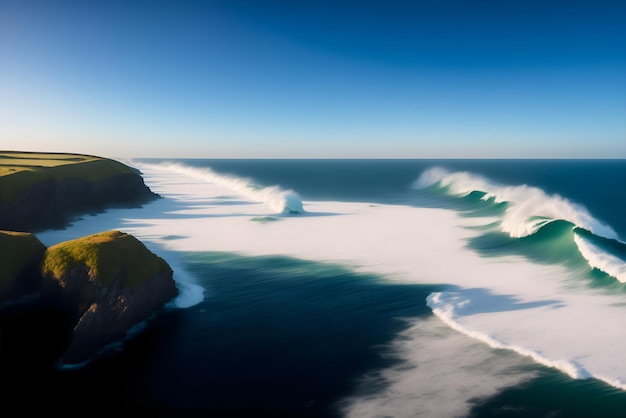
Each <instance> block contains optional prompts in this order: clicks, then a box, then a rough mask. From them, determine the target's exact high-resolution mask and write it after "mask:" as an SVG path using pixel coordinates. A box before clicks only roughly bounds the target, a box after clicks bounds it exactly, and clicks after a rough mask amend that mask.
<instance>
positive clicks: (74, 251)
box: [42, 231, 178, 364]
mask: <svg viewBox="0 0 626 418" xmlns="http://www.w3.org/2000/svg"><path fill="white" fill-rule="evenodd" d="M42 275H43V289H44V295H46V296H47V297H50V298H51V300H55V301H57V303H59V304H60V305H61V306H62V308H63V309H64V310H65V311H66V312H68V314H69V315H70V316H71V317H72V321H75V324H76V325H75V327H74V329H73V333H72V336H71V341H70V343H69V345H68V346H67V348H66V349H65V352H64V354H63V362H64V363H66V364H77V363H82V362H84V361H86V360H89V359H90V358H91V357H92V356H93V355H94V354H95V353H97V352H98V351H99V350H100V349H102V348H104V347H105V346H106V345H107V344H109V343H111V342H113V341H116V340H119V339H121V338H123V337H124V336H125V335H126V333H127V332H128V331H129V329H131V328H132V327H133V326H135V325H137V324H139V323H141V322H143V321H145V320H147V319H148V318H149V317H150V316H151V315H152V314H153V313H155V312H156V311H158V310H159V309H161V308H163V307H164V305H165V304H166V303H167V302H168V301H170V300H172V299H173V298H174V297H175V296H176V295H177V294H178V290H177V288H176V285H175V282H174V280H173V274H172V269H171V268H170V266H169V265H168V264H167V262H165V260H163V259H162V258H160V257H159V256H157V255H156V254H154V253H153V252H151V251H150V250H149V249H148V248H147V247H146V246H145V245H144V244H143V243H142V242H141V241H139V240H137V239H136V238H135V237H133V236H132V235H129V234H126V233H123V232H120V231H108V232H102V233H98V234H93V235H89V236H85V237H81V238H78V239H75V240H71V241H66V242H62V243H59V244H56V245H54V246H51V247H50V248H49V249H48V250H47V251H46V252H45V255H44V258H43V262H42Z"/></svg>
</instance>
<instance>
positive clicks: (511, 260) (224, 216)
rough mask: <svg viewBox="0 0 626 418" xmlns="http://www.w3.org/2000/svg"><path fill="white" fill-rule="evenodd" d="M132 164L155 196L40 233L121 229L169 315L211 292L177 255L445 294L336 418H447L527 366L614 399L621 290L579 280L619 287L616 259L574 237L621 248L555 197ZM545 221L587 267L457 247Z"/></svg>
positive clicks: (490, 185)
mask: <svg viewBox="0 0 626 418" xmlns="http://www.w3.org/2000/svg"><path fill="white" fill-rule="evenodd" d="M130 165H132V166H134V167H136V168H138V169H139V170H141V172H142V174H143V176H144V179H145V181H146V184H147V185H148V186H149V187H150V188H151V189H152V190H153V191H154V192H156V193H158V194H160V195H161V196H163V197H164V198H163V199H160V200H159V201H156V202H154V203H151V204H149V205H147V206H146V207H144V208H139V209H115V210H110V211H108V212H107V213H105V214H100V215H98V216H95V217H89V218H85V219H83V220H80V221H77V222H75V223H74V224H73V225H72V226H71V227H69V228H67V229H65V230H60V231H46V232H43V233H41V234H38V236H39V238H40V239H41V240H42V242H44V244H46V245H51V244H54V243H56V242H59V241H63V240H66V239H70V238H73V237H76V236H81V235H85V234H87V233H95V232H99V231H102V230H106V229H120V230H123V231H125V232H128V233H131V234H133V235H135V236H137V237H138V238H140V239H142V240H143V241H144V242H146V243H147V244H148V246H149V247H150V248H151V249H152V250H153V251H155V252H156V253H158V254H160V255H162V256H163V257H164V258H166V260H167V261H168V262H169V263H170V264H171V265H172V266H173V269H174V276H175V279H176V281H177V284H178V286H179V289H180V290H181V294H180V296H179V297H178V299H177V300H176V301H175V302H174V304H175V306H177V307H178V308H181V309H184V308H188V307H190V306H194V304H196V303H198V302H199V301H201V300H203V299H204V298H207V297H210V292H211V289H206V288H203V287H202V286H199V285H198V284H197V283H196V282H195V279H194V277H193V275H191V274H189V273H188V272H186V271H185V269H184V267H183V265H182V263H181V262H180V261H179V254H181V253H184V252H200V251H211V252H228V253H235V254H242V255H246V256H268V255H282V256H289V257H295V258H299V259H303V260H311V261H317V262H323V263H335V264H339V265H342V266H346V267H349V268H350V269H352V270H353V271H356V272H363V273H372V274H377V275H380V276H382V277H384V278H385V280H388V281H390V282H397V283H419V284H442V285H445V289H444V290H443V291H440V292H433V293H431V294H430V296H428V298H427V299H426V300H416V301H415V303H416V304H424V303H426V304H427V305H428V306H429V307H430V309H431V310H432V312H433V313H434V315H435V316H433V317H432V318H431V319H428V320H423V319H420V320H415V321H412V322H410V324H409V326H408V328H407V330H406V331H405V332H404V333H403V334H402V335H401V336H398V339H397V340H396V341H395V342H394V344H393V345H392V347H388V349H389V350H392V351H393V352H394V353H396V354H397V355H398V356H399V357H400V358H402V359H403V362H404V363H403V365H402V366H401V367H397V368H394V369H386V370H379V371H377V372H376V374H377V377H376V378H377V379H379V380H382V381H384V382H385V387H386V389H384V390H381V391H379V392H376V393H375V394H372V393H367V394H365V393H354V394H353V396H351V397H348V398H346V399H345V400H344V402H343V411H344V413H345V415H346V416H372V417H373V416H382V415H384V414H389V415H393V416H407V415H411V416H413V415H415V416H432V413H433V411H432V410H429V409H428V408H427V407H426V406H424V405H426V403H425V400H427V399H428V400H430V401H431V402H434V403H436V404H437V405H438V407H439V408H441V407H442V405H444V404H445V405H446V406H445V408H444V409H443V412H444V413H445V414H444V416H455V415H458V414H462V413H465V412H467V410H468V408H469V406H468V405H469V402H470V400H471V399H473V398H476V397H485V396H489V395H492V394H494V393H497V392H498V391H499V390H501V389H502V388H505V387H510V386H512V385H515V384H518V383H520V382H523V381H527V380H529V379H531V378H532V377H533V376H534V375H535V371H534V370H533V368H532V367H529V364H540V365H542V366H547V367H550V368H553V369H556V370H559V371H561V372H563V373H564V374H566V375H567V376H569V377H571V378H572V379H598V380H600V381H602V382H605V383H606V384H608V385H611V386H613V387H615V388H618V389H621V390H626V350H625V349H624V342H625V341H626V330H625V329H624V327H623V325H622V324H621V318H622V317H623V316H624V315H625V314H626V311H625V308H624V305H625V302H626V294H624V293H623V292H615V291H611V290H610V289H607V288H606V287H602V286H598V287H594V286H590V280H591V279H590V278H589V277H590V271H591V270H593V269H597V270H600V271H602V272H603V273H606V274H607V275H609V276H610V277H611V278H612V279H614V280H615V281H616V282H617V283H619V282H624V281H626V273H625V271H626V268H625V262H624V260H623V259H622V258H620V257H619V256H616V255H614V254H608V253H607V252H606V251H604V250H603V248H602V247H601V246H598V245H596V244H594V243H593V242H592V241H593V239H592V240H590V239H589V237H585V236H583V235H580V234H576V232H575V230H576V228H580V229H583V230H584V231H588V232H589V233H590V234H591V235H592V238H593V237H600V238H602V239H608V240H611V241H615V242H616V243H621V239H620V237H619V236H618V234H617V233H616V232H615V230H614V229H613V228H612V227H611V226H609V225H607V224H605V223H603V222H601V221H599V220H598V219H596V218H595V217H594V216H593V215H592V214H591V213H590V212H589V211H588V210H587V209H586V208H584V207H583V206H581V205H577V204H575V203H572V202H571V201H569V200H568V199H566V198H564V197H561V196H558V195H551V194H548V193H546V192H544V191H543V190H541V189H539V188H534V187H530V186H527V185H499V184H496V183H495V182H494V181H492V180H490V179H487V178H484V177H481V176H477V175H474V174H472V173H467V172H452V171H447V170H445V169H440V168H433V169H430V170H427V171H425V172H423V173H422V174H421V175H420V176H416V179H415V182H414V184H413V188H414V189H416V190H422V191H423V190H426V189H429V188H438V189H440V190H441V191H443V192H444V194H447V195H448V196H450V197H455V196H456V197H466V196H469V195H471V193H473V192H477V191H478V192H480V193H481V200H482V201H484V202H485V204H490V205H492V208H493V209H494V210H493V211H492V212H489V213H488V214H486V215H483V216H463V214H462V213H461V212H459V211H457V210H452V209H450V208H445V207H421V206H419V205H416V204H415V205H411V204H385V203H380V202H375V201H339V200H305V201H303V200H302V199H301V197H300V195H299V194H298V193H297V191H294V190H291V189H285V188H282V187H281V186H280V185H266V186H263V185H259V184H256V183H254V182H253V181H252V180H251V179H249V178H246V177H240V176H236V175H231V174H225V173H218V172H216V171H215V170H213V169H211V168H208V167H205V168H199V167H189V166H185V165H182V164H171V163H168V164H149V163H144V162H138V161H131V162H130ZM502 205H504V206H502ZM554 221H564V222H567V223H568V225H571V229H572V231H573V232H572V233H573V234H574V238H573V245H574V246H575V247H576V248H578V249H579V251H580V256H581V257H582V258H584V260H586V263H585V264H583V265H577V266H576V267H572V266H571V265H567V264H564V263H544V262H537V261H534V260H533V259H529V258H528V257H524V256H522V255H520V254H501V255H499V256H498V257H490V256H486V255H485V254H481V253H480V252H478V251H475V250H474V249H472V247H471V245H469V243H470V242H472V240H473V239H475V238H477V237H479V236H481V234H484V233H485V231H496V232H502V233H504V234H506V235H507V236H508V237H510V238H511V239H512V240H520V239H524V238H527V237H529V236H532V235H533V234H536V233H537V232H538V231H539V230H540V229H541V228H543V227H545V226H546V225H547V224H550V223H553V222H554ZM599 324H600V326H599ZM429 336H430V337H429ZM429 338H430V339H429ZM428 341H430V343H428ZM429 344H430V345H429ZM423 345H426V346H427V347H426V348H424V347H423ZM501 351H504V352H506V353H508V354H506V355H502V354H498V353H499V352H501ZM429 353H430V354H429ZM416 356H417V357H419V359H420V362H422V363H420V364H421V366H420V367H417V366H416ZM452 359H454V360H452ZM426 365H428V367H427V366H426ZM418 369H419V370H418ZM478 375H480V376H481V379H479V380H480V381H481V383H480V384H476V378H477V376H478ZM370 378H371V376H370ZM366 381H367V379H366V378H364V382H366ZM420 382H421V383H424V382H428V385H430V387H431V388H433V391H432V393H430V392H429V393H421V395H420V394H418V393H416V392H419V391H416V390H415V388H416V387H421V386H420ZM433 399H434V401H433ZM398 405H402V407H401V409H400V410H398V409H397V408H400V407H399V406H398ZM420 405H421V406H420ZM419 408H422V410H421V411H422V412H420V413H418V412H416V411H418V410H420V409H419ZM440 412H441V410H440Z"/></svg>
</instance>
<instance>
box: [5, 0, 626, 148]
mask: <svg viewBox="0 0 626 418" xmlns="http://www.w3.org/2000/svg"><path fill="white" fill-rule="evenodd" d="M623 22H626V3H625V2H623V1H614V2H613V1H610V2H609V1H602V0H599V1H587V2H577V1H567V2H565V1H563V2H562V1H523V2H522V1H506V0H499V1H489V2H487V1H453V0H438V1H427V2H422V1H398V0H386V1H367V0H362V1H341V0H337V1H295V0H293V1H274V0H266V1H260V0H259V1H237V0H230V1H199V0H196V1H192V0H178V1H174V0H140V1H139V0H129V1H116V0H109V1H101V2H99V1H53V0H52V1H31V0H0V149H17V150H35V151H61V152H77V153H87V154H96V155H102V156H107V157H199V158H510V157H513V158H526V157H528V158H626V25H625V24H624V23H623Z"/></svg>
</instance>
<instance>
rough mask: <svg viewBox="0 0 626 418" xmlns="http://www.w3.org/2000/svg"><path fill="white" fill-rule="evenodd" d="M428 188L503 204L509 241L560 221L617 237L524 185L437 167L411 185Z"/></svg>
mask: <svg viewBox="0 0 626 418" xmlns="http://www.w3.org/2000/svg"><path fill="white" fill-rule="evenodd" d="M432 186H438V187H440V188H442V189H444V190H445V191H446V192H447V193H448V194H450V195H453V196H461V197H464V196H468V195H469V194H470V193H473V192H481V193H484V195H483V196H482V198H481V199H482V200H493V201H494V202H495V203H506V204H507V207H506V211H505V213H504V216H503V218H502V221H501V229H502V231H503V232H506V233H507V234H509V235H510V236H511V237H512V238H521V237H525V236H528V235H532V234H534V233H536V232H537V231H538V230H539V229H540V228H541V227H543V226H544V225H546V224H547V223H550V222H552V221H556V220H563V221H567V222H570V223H572V224H573V225H575V226H577V227H580V228H583V229H586V230H588V231H591V232H593V233H594V234H596V235H599V236H603V237H606V238H612V239H617V234H616V233H615V231H614V230H613V229H612V228H611V227H610V226H608V225H605V224H603V223H602V222H600V221H599V220H598V219H595V218H594V217H593V216H591V214H590V213H589V212H588V211H587V209H585V208H584V207H583V206H581V205H578V204H576V203H573V202H571V201H569V200H568V199H565V198H563V197H561V196H559V195H556V194H553V195H548V194H547V193H546V192H544V191H543V190H541V189H539V188H537V187H531V186H528V185H525V184H524V185H519V186H504V185H500V184H497V183H495V182H493V181H491V180H489V179H487V178H485V177H482V176H480V175H477V174H474V173H470V172H466V171H459V172H450V171H448V170H446V169H444V168H441V167H434V168H431V169H428V170H426V171H425V172H424V173H422V175H421V176H420V177H419V178H418V179H417V180H416V181H415V182H414V183H413V188H414V189H424V188H427V187H432Z"/></svg>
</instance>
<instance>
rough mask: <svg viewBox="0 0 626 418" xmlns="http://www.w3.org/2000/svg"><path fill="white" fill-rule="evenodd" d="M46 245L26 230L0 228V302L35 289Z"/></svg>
mask: <svg viewBox="0 0 626 418" xmlns="http://www.w3.org/2000/svg"><path fill="white" fill-rule="evenodd" d="M45 251H46V247H45V246H44V245H43V244H42V243H41V241H39V239H37V237H36V236H34V235H33V234H30V233H26V232H12V231H0V302H1V301H3V300H11V299H19V298H21V297H22V296H25V295H27V294H29V293H34V292H36V291H37V290H38V287H39V284H40V282H41V274H40V272H39V265H40V263H41V260H42V259H43V255H44V252H45Z"/></svg>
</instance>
